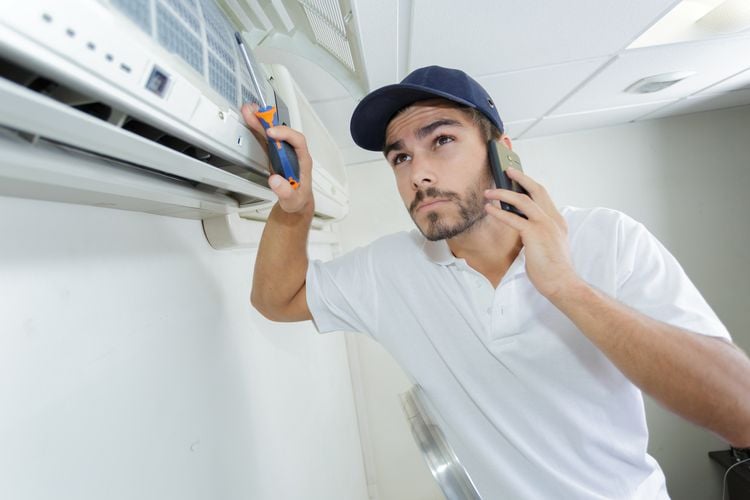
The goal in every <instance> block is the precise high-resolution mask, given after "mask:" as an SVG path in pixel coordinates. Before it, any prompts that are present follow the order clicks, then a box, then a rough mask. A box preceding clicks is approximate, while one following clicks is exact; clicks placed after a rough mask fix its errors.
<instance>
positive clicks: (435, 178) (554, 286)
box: [243, 66, 750, 500]
mask: <svg viewBox="0 0 750 500" xmlns="http://www.w3.org/2000/svg"><path fill="white" fill-rule="evenodd" d="M243 112H244V114H245V118H246V120H247V122H248V124H249V125H250V126H251V128H253V130H254V131H255V132H256V133H258V134H260V133H262V132H261V130H262V129H261V128H260V126H259V125H258V123H257V121H256V120H255V119H254V117H253V116H252V113H251V110H250V109H249V108H245V109H244V110H243ZM351 130H352V136H353V138H354V140H355V142H356V143H357V144H359V145H360V146H362V147H364V148H365V149H370V150H381V151H383V152H384V154H385V156H386V159H387V161H388V163H389V164H390V165H391V167H392V168H393V172H394V175H395V178H396V184H397V186H398V190H399V193H400V195H401V198H402V199H403V201H404V204H405V206H406V207H407V209H408V211H409V213H410V215H411V216H412V218H413V220H414V222H415V224H416V226H417V228H418V229H419V231H413V232H411V233H399V234H395V235H390V236H386V237H384V238H381V239H379V240H377V241H376V242H374V243H372V244H371V245H369V246H367V247H365V248H361V249H358V250H355V251H353V252H351V253H349V254H347V255H345V256H343V257H341V258H339V259H336V260H334V261H331V262H326V263H322V262H312V263H309V262H308V260H307V256H306V238H307V233H308V230H309V227H310V221H311V218H312V214H313V199H312V192H311V188H310V184H311V183H310V175H311V160H310V156H309V154H308V152H307V148H306V146H305V142H304V138H303V137H302V136H301V135H300V134H299V133H297V132H294V131H293V130H289V129H287V128H284V127H276V128H275V129H272V130H270V131H269V135H271V136H272V137H273V138H275V139H281V140H286V141H288V142H289V143H290V144H291V145H292V146H293V147H294V148H295V149H296V151H297V154H298V157H299V159H300V168H301V184H302V186H301V187H300V188H299V189H298V190H297V191H294V190H292V189H291V187H290V186H289V185H288V183H286V181H284V180H283V179H281V178H280V177H279V176H275V175H274V176H271V177H270V180H269V184H270V185H271V187H272V188H273V190H274V191H275V192H276V193H277V195H278V197H279V202H278V204H277V205H276V206H275V207H274V209H273V211H272V212H271V215H270V217H269V220H268V223H267V225H266V228H265V231H264V234H263V238H262V241H261V243H260V248H259V250H258V256H257V260H256V266H255V274H254V280H253V290H252V297H251V300H252V303H253V305H254V306H255V307H256V308H257V309H258V310H259V311H260V312H261V313H263V314H264V315H265V316H267V317H268V318H270V319H272V320H276V321H301V320H308V319H312V320H314V322H315V325H316V327H317V328H318V330H319V331H321V332H327V331H333V330H354V331H362V332H366V333H368V334H370V335H371V336H372V337H374V338H375V339H376V340H378V341H379V342H381V343H382V344H383V345H384V346H385V347H386V348H387V349H388V350H389V351H390V352H391V354H392V355H393V356H394V357H395V358H396V359H397V361H398V362H399V363H400V364H401V366H402V367H403V368H404V369H405V370H406V371H407V372H408V373H409V375H410V376H411V377H412V378H413V379H414V381H415V382H417V383H419V384H420V385H421V386H422V388H423V389H424V390H425V393H426V395H427V396H428V398H429V399H430V402H431V404H432V405H433V406H434V408H435V409H436V411H437V412H438V414H439V417H440V420H441V426H442V428H443V431H444V432H445V433H446V436H447V437H448V440H449V442H450V443H451V445H452V446H453V448H454V450H455V452H456V454H457V456H458V457H459V459H460V460H461V462H462V464H463V465H464V466H465V467H466V469H467V471H468V473H469V474H470V476H471V477H472V479H473V481H474V483H475V484H476V486H477V489H478V490H479V493H480V494H481V495H482V496H483V498H486V499H495V498H508V499H527V498H533V499H547V498H565V499H595V498H596V499H636V498H637V499H649V500H651V499H665V498H668V495H667V492H666V487H665V481H664V476H663V474H662V472H661V470H660V468H659V466H658V465H657V464H656V462H655V461H654V460H653V459H652V458H651V457H650V456H648V455H647V453H646V446H647V440H648V433H647V429H646V423H645V416H644V410H643V401H642V396H641V392H640V391H641V390H643V391H645V392H647V393H649V394H650V395H651V396H653V397H654V398H655V399H656V400H658V401H660V402H661V403H662V404H663V405H665V406H667V407H668V408H670V409H671V410H672V411H674V412H676V413H678V414H680V415H682V416H683V417H685V418H687V419H689V420H691V421H693V422H695V423H697V424H699V425H702V426H705V427H707V428H709V429H711V430H712V431H714V432H716V433H717V434H719V435H720V436H722V437H723V438H725V439H726V440H727V441H729V442H730V443H732V444H734V445H735V446H741V447H744V446H748V445H750V398H748V395H749V394H750V362H748V360H747V358H746V357H745V356H744V354H743V353H742V352H741V351H740V350H739V349H738V348H736V347H735V346H734V345H733V344H732V343H731V340H730V336H729V334H728V332H727V331H726V329H725V328H724V326H723V325H722V324H721V322H720V321H719V320H718V319H717V318H716V316H715V315H714V313H713V312H712V311H711V309H710V308H709V306H708V305H707V304H706V303H705V301H704V300H703V299H702V297H701V296H700V294H699V293H698V291H697V290H696V289H695V287H694V286H693V285H692V284H691V283H690V281H689V280H688V278H687V277H686V276H685V274H684V272H683V271H682V269H681V268H680V266H679V264H678V263H677V262H676V261H675V260H674V258H673V257H672V256H671V255H670V254H669V253H668V252H667V251H666V250H665V249H664V247H662V246H661V245H660V244H659V242H658V241H657V240H656V239H655V238H654V237H653V236H651V235H650V234H649V233H648V232H647V231H646V229H645V228H644V227H643V226H642V225H640V224H638V223H637V222H635V221H633V220H632V219H630V218H628V217H627V216H625V215H623V214H621V213H618V212H615V211H612V210H606V209H594V210H581V209H573V208H565V209H562V210H560V211H558V210H557V209H556V208H555V205H554V203H553V202H552V200H551V199H550V197H549V195H548V194H547V193H546V191H545V190H544V188H543V187H542V186H541V185H539V184H538V183H537V182H535V181H534V180H533V179H531V178H530V177H529V176H527V175H524V174H523V173H522V172H520V171H517V170H510V171H509V173H508V175H509V176H510V177H511V178H512V179H513V180H515V181H517V182H518V183H519V184H520V185H521V186H523V187H524V188H525V189H526V190H527V191H528V193H529V196H526V195H523V194H519V193H515V192H512V191H506V190H502V189H495V188H494V184H493V182H492V178H491V176H490V174H489V166H488V156H487V141H488V140H489V139H496V140H500V141H502V142H504V143H505V144H506V145H507V146H508V147H509V148H510V147H512V144H511V140H510V139H509V138H508V136H507V135H505V134H504V133H503V124H502V121H501V119H500V116H499V115H498V112H497V110H496V109H495V105H494V103H493V101H492V99H491V98H490V96H489V95H487V93H486V92H485V90H484V89H483V88H482V87H481V86H480V85H479V84H478V83H477V82H476V81H474V80H473V79H471V78H470V77H469V76H467V75H466V74H465V73H463V72H461V71H458V70H451V69H446V68H441V67H436V66H432V67H427V68H422V69H418V70H416V71H414V72H413V73H412V74H410V75H409V76H407V77H406V78H405V79H404V80H403V81H402V82H401V83H400V84H397V85H390V86H387V87H384V88H381V89H379V90H376V91H374V92H372V93H370V94H369V95H368V96H366V97H365V98H364V99H363V100H362V101H361V102H360V104H359V105H358V106H357V108H356V109H355V111H354V114H353V116H352V121H351ZM261 138H262V137H261ZM500 201H502V202H506V203H509V204H511V205H514V206H515V207H517V208H518V209H520V210H521V212H523V213H524V214H525V215H526V216H527V218H522V217H520V216H518V215H516V214H514V213H510V212H506V211H504V210H501V209H500V208H499V207H498V202H500ZM639 389H640V390H639Z"/></svg>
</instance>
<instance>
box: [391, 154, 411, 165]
mask: <svg viewBox="0 0 750 500" xmlns="http://www.w3.org/2000/svg"><path fill="white" fill-rule="evenodd" d="M408 159H410V157H409V155H407V154H406V153H399V154H397V155H395V156H393V158H391V165H393V166H394V167H395V166H396V165H398V164H399V163H403V162H405V161H406V160H408Z"/></svg>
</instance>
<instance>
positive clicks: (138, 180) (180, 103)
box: [0, 0, 348, 227]
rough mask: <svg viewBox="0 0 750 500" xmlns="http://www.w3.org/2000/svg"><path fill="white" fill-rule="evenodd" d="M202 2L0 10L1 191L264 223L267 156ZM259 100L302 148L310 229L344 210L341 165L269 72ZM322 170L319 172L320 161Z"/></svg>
mask: <svg viewBox="0 0 750 500" xmlns="http://www.w3.org/2000/svg"><path fill="white" fill-rule="evenodd" d="M234 31H235V29H234V27H233V26H232V25H231V24H230V22H229V21H228V20H227V18H226V17H225V16H224V14H223V12H222V11H221V10H220V9H219V8H218V7H217V6H216V4H215V3H214V2H213V1H212V0H109V1H107V0H99V1H97V0H79V1H71V2H60V1H55V0H26V1H24V2H13V6H12V7H11V6H6V7H5V8H3V9H1V10H0V150H2V151H3V155H2V157H0V195H10V196H22V197H31V198H42V199H50V200H58V201H66V202H74V203H84V204H91V205H102V206H108V207H116V208H123V209H129V210H139V211H145V212H151V213H158V214H164V215H172V216H177V217H187V218H201V219H207V218H216V217H219V218H225V219H226V220H237V219H238V218H240V217H242V218H249V219H258V220H262V219H264V218H265V217H266V216H267V213H268V211H269V210H270V207H271V206H272V205H273V203H274V202H275V195H274V194H273V192H272V191H271V190H270V189H268V187H267V184H266V179H267V163H268V161H267V157H266V152H265V148H264V147H263V146H261V145H260V144H258V142H257V141H256V140H255V139H254V137H253V136H252V135H251V133H250V131H249V130H248V129H247V127H246V126H245V125H244V121H243V120H242V117H241V115H240V114H239V108H240V106H241V104H242V103H243V102H249V101H256V102H257V101H258V100H259V99H258V96H257V95H255V90H254V88H253V86H252V83H251V80H250V77H249V74H248V72H247V69H246V67H245V63H244V61H243V60H242V59H241V55H240V53H239V51H238V47H237V45H236V41H235V40H234V36H233V33H234ZM253 65H254V70H255V72H256V74H258V75H264V76H265V78H261V80H262V82H261V85H262V86H263V88H262V89H261V91H262V93H263V97H264V98H265V100H266V101H267V102H271V103H273V102H275V103H276V105H277V108H278V110H279V116H280V119H281V120H282V121H283V122H284V123H286V124H288V125H290V126H291V127H293V128H296V129H298V130H301V131H302V132H303V133H305V134H306V136H307V138H308V143H309V147H310V149H311V151H312V153H313V157H314V158H315V160H316V163H315V164H314V167H313V189H314V193H315V200H316V218H315V219H316V222H315V225H316V226H318V227H320V226H325V225H326V223H327V222H329V221H334V220H337V219H340V218H342V217H343V216H344V215H345V214H346V213H347V211H348V198H347V185H346V176H345V170H344V166H343V162H342V160H341V156H340V154H339V152H338V150H337V148H336V146H335V144H334V143H333V140H332V139H331V138H330V136H329V134H328V133H327V131H326V130H325V128H324V126H323V125H322V123H321V122H320V120H319V119H318V118H317V116H316V115H315V113H314V112H313V110H312V108H311V106H310V104H309V103H308V102H307V100H306V99H305V98H304V96H303V95H302V93H301V92H300V91H299V89H298V87H297V86H296V84H295V83H294V81H293V80H292V78H291V76H290V74H289V72H288V71H286V69H285V68H283V67H281V66H278V65H269V66H268V67H267V69H268V71H266V68H265V67H263V66H261V65H260V64H258V63H256V62H253ZM318 162H319V163H318Z"/></svg>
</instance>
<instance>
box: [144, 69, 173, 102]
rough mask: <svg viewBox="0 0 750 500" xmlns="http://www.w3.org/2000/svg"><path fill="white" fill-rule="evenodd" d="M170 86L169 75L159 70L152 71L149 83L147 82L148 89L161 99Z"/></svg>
mask: <svg viewBox="0 0 750 500" xmlns="http://www.w3.org/2000/svg"><path fill="white" fill-rule="evenodd" d="M168 86H169V75H167V74H166V73H165V72H164V71H162V70H160V69H159V68H157V67H154V69H152V70H151V75H149V77H148V81H147V82H146V88H147V89H148V90H150V91H151V92H153V93H154V94H156V95H158V96H159V97H164V94H165V93H166V92H167V87H168Z"/></svg>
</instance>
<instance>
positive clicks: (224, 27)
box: [110, 0, 271, 108]
mask: <svg viewBox="0 0 750 500" xmlns="http://www.w3.org/2000/svg"><path fill="white" fill-rule="evenodd" d="M110 1H111V4H112V6H113V7H114V8H116V9H117V10H118V11H120V12H121V13H122V14H124V15H125V16H126V17H128V18H129V19H130V20H131V21H133V22H134V23H135V24H136V25H138V26H139V27H140V28H141V29H142V30H143V31H145V32H146V33H147V34H148V35H149V36H151V37H154V38H155V39H156V41H157V42H158V43H159V44H160V45H161V46H162V47H164V48H165V49H167V50H168V51H169V52H171V53H173V54H175V55H176V56H178V57H179V58H181V59H182V60H183V61H185V62H186V63H187V64H189V65H190V66H191V67H192V68H193V69H195V71H197V72H198V73H199V74H200V76H201V77H202V78H203V79H204V81H206V82H207V83H208V85H210V87H211V88H212V89H214V90H215V91H216V92H217V94H219V95H220V96H222V97H223V98H224V99H226V100H227V102H228V104H229V106H230V107H232V108H236V107H239V106H241V105H242V103H243V102H259V101H260V99H258V98H257V96H256V95H255V94H256V93H255V92H253V91H249V90H247V89H250V88H252V86H251V84H250V75H249V74H248V73H247V72H246V71H242V72H241V73H238V72H237V68H238V67H239V68H243V66H244V65H243V64H239V63H238V61H239V59H238V58H239V57H240V56H239V54H238V52H237V44H236V42H235V41H234V29H233V28H232V26H231V24H229V21H228V20H227V19H226V17H225V16H224V14H223V13H222V12H221V10H219V8H218V7H217V6H216V4H214V3H213V2H211V1H207V0H201V1H200V2H198V1H197V0H110ZM152 8H153V10H152ZM152 12H153V13H155V17H156V18H155V19H152ZM254 64H255V63H254ZM256 66H257V64H256ZM258 73H259V74H263V71H258ZM238 80H241V81H242V82H243V83H245V85H244V86H242V87H241V86H240V85H239V81H238ZM265 92H266V96H265V97H266V100H267V101H268V100H270V99H269V98H270V97H271V91H270V87H267V88H266V89H265Z"/></svg>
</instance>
